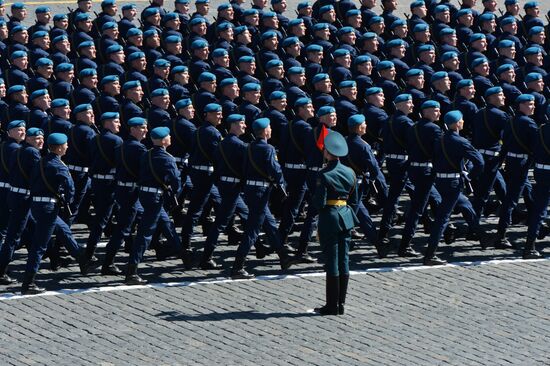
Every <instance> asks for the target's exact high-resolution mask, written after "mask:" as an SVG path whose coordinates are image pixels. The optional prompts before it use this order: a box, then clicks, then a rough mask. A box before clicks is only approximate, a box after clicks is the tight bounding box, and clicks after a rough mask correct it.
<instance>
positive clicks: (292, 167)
mask: <svg viewBox="0 0 550 366" xmlns="http://www.w3.org/2000/svg"><path fill="white" fill-rule="evenodd" d="M285 168H287V169H305V168H306V165H305V164H290V163H286V164H285Z"/></svg>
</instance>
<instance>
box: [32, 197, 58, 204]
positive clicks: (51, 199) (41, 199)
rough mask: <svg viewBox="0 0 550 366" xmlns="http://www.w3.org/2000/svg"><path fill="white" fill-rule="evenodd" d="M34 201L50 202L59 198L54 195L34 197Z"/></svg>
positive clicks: (54, 201)
mask: <svg viewBox="0 0 550 366" xmlns="http://www.w3.org/2000/svg"><path fill="white" fill-rule="evenodd" d="M32 201H33V202H50V203H56V202H57V200H56V199H55V198H53V197H33V198H32Z"/></svg>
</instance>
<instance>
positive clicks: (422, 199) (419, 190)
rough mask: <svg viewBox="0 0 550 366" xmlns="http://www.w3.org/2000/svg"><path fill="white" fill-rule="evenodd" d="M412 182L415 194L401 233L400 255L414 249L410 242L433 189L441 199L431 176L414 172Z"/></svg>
mask: <svg viewBox="0 0 550 366" xmlns="http://www.w3.org/2000/svg"><path fill="white" fill-rule="evenodd" d="M411 182H412V184H413V185H414V194H413V196H412V197H411V202H410V205H409V211H408V213H407V219H406V220H405V227H404V228H403V233H402V235H401V236H402V239H401V244H400V246H399V250H398V254H399V255H400V256H407V253H408V252H411V251H412V249H411V247H410V243H411V240H412V238H413V237H414V235H415V233H416V227H417V226H418V221H419V220H420V217H421V216H422V215H423V213H424V210H425V209H426V205H427V204H428V199H429V198H430V196H431V194H432V191H433V192H434V197H436V198H437V199H439V200H440V199H441V196H440V195H439V193H438V192H437V191H436V190H435V189H433V187H432V183H433V181H432V178H431V177H430V176H425V175H421V174H412V175H411ZM439 202H441V201H439ZM413 254H414V253H412V254H411V256H412V255H413Z"/></svg>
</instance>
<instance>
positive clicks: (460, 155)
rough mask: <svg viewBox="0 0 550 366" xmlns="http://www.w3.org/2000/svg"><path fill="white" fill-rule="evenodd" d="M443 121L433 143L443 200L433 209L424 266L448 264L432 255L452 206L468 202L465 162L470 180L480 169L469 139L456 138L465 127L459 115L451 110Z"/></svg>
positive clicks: (480, 161)
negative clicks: (433, 218) (434, 213)
mask: <svg viewBox="0 0 550 366" xmlns="http://www.w3.org/2000/svg"><path fill="white" fill-rule="evenodd" d="M444 121H445V125H446V126H447V128H448V129H447V131H445V134H444V135H443V136H442V137H441V138H440V139H439V141H437V140H436V141H435V142H434V150H435V151H434V153H435V154H434V170H435V171H436V180H435V184H436V188H437V190H438V192H439V193H440V194H441V198H442V200H441V204H440V205H439V206H438V208H437V210H436V216H435V221H434V225H433V227H432V230H431V233H430V238H429V240H428V248H427V250H426V252H425V254H424V265H427V266H434V265H441V264H446V263H447V262H446V261H444V260H442V259H439V258H438V257H437V256H436V254H435V252H436V250H437V247H438V245H439V240H440V239H441V236H442V234H443V231H444V230H445V227H446V226H447V224H448V222H449V218H450V217H451V214H452V213H453V209H454V207H455V205H456V204H457V202H458V201H459V200H461V201H467V199H466V198H465V197H464V195H463V194H462V186H463V184H464V182H463V180H464V179H465V178H463V173H462V172H463V171H464V160H465V159H468V160H469V161H470V163H471V164H472V169H471V170H470V174H471V175H472V176H473V177H475V176H477V175H478V174H479V173H481V171H482V170H483V158H482V157H481V154H480V153H479V152H478V151H477V150H476V149H475V148H474V147H473V146H472V145H471V144H470V143H469V142H468V140H466V139H465V138H463V137H461V136H460V135H459V132H460V130H461V129H462V127H463V125H464V120H463V118H462V113H460V112H459V111H456V110H454V111H450V112H448V113H447V114H446V115H445V117H444ZM469 208H470V210H469V212H470V217H465V218H466V220H467V221H468V222H469V223H470V224H473V225H474V227H470V230H472V231H475V230H477V227H476V225H475V224H476V223H475V212H474V210H473V209H472V207H471V205H470V206H469ZM465 216H466V215H465Z"/></svg>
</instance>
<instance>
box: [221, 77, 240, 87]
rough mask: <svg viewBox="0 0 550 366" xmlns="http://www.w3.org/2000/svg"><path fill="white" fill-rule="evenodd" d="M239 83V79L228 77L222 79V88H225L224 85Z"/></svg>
mask: <svg viewBox="0 0 550 366" xmlns="http://www.w3.org/2000/svg"><path fill="white" fill-rule="evenodd" d="M238 83H239V82H238V80H237V79H235V78H226V79H223V80H222V81H220V88H223V87H224V86H228V85H235V84H238Z"/></svg>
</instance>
